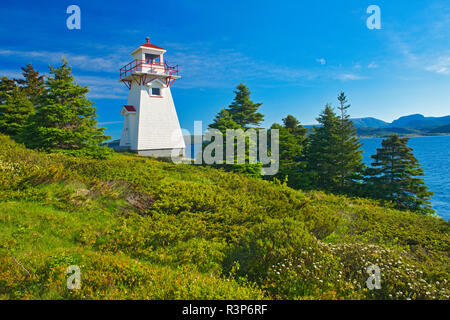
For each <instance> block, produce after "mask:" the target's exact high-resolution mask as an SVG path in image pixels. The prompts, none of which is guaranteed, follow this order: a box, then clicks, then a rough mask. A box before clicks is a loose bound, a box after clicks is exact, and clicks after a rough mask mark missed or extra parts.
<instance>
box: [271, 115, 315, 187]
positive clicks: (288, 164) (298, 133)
mask: <svg viewBox="0 0 450 320" xmlns="http://www.w3.org/2000/svg"><path fill="white" fill-rule="evenodd" d="M271 129H278V131H279V137H280V140H279V141H280V168H279V171H278V174H277V175H276V178H278V179H280V180H286V179H287V183H288V185H289V186H290V187H293V188H297V187H298V186H299V182H298V179H299V174H300V169H301V168H302V167H303V162H302V159H301V158H302V155H303V149H304V147H305V144H306V133H307V131H308V130H307V129H306V128H305V127H303V126H302V125H301V124H300V123H299V121H298V120H297V119H296V118H295V117H294V116H292V115H288V116H287V117H286V118H284V119H283V125H280V124H278V123H274V124H273V125H272V126H271Z"/></svg>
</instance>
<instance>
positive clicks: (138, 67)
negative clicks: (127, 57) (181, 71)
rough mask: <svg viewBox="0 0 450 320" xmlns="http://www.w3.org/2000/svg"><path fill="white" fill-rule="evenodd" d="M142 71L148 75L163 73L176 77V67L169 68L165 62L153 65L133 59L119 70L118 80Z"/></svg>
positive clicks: (153, 63) (149, 62)
mask: <svg viewBox="0 0 450 320" xmlns="http://www.w3.org/2000/svg"><path fill="white" fill-rule="evenodd" d="M144 70H145V72H148V73H156V74H158V73H159V74H161V73H164V74H166V75H169V76H178V65H176V66H169V65H168V64H167V63H166V62H164V63H155V62H153V61H151V60H139V59H135V60H133V61H131V62H130V63H128V64H127V65H125V66H123V67H122V68H120V79H123V78H125V77H127V76H129V75H131V74H133V73H134V72H143V71H144Z"/></svg>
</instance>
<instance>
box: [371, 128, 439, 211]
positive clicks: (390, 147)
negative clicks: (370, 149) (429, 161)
mask: <svg viewBox="0 0 450 320" xmlns="http://www.w3.org/2000/svg"><path fill="white" fill-rule="evenodd" d="M407 143H408V138H400V137H399V136H398V135H396V134H393V135H391V136H390V137H389V138H386V139H384V140H383V141H382V143H381V148H379V149H377V153H376V154H375V155H372V159H374V160H375V161H374V162H373V163H372V167H371V168H368V169H367V170H366V175H367V176H366V179H365V180H366V182H367V190H368V195H369V196H371V197H373V198H376V199H381V200H383V201H388V202H393V203H394V204H395V206H396V207H397V208H399V209H408V210H412V211H418V212H421V213H432V212H434V210H432V209H431V203H430V196H431V195H433V193H432V192H430V191H428V188H427V187H426V185H425V183H424V181H423V179H421V178H419V177H421V176H423V175H424V172H423V169H421V168H420V164H419V162H418V160H417V159H416V158H415V157H414V155H413V153H412V149H411V148H410V147H408V146H407Z"/></svg>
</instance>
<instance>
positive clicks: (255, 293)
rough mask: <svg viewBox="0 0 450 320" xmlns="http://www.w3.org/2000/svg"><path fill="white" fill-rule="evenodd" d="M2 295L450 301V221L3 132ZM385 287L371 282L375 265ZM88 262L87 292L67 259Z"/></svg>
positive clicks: (0, 209) (0, 168)
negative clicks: (59, 147) (15, 138)
mask: <svg viewBox="0 0 450 320" xmlns="http://www.w3.org/2000/svg"><path fill="white" fill-rule="evenodd" d="M0 173H1V174H0V298H3V299H71V298H76V299H78V298H80V299H125V298H132V299H260V298H269V299H350V298H352V299H406V298H412V299H426V298H428V299H433V298H437V299H448V298H449V294H450V291H449V286H448V283H447V280H446V279H448V278H449V252H450V250H449V249H450V248H449V229H450V228H449V224H448V223H447V222H446V221H444V220H442V219H440V218H436V217H431V216H420V215H417V214H413V213H409V212H401V211H397V210H394V209H390V208H386V207H380V206H378V205H377V203H375V202H373V201H368V200H363V199H348V198H345V197H338V196H334V195H326V194H323V193H320V192H311V193H304V192H301V191H295V190H292V189H290V188H288V187H287V186H285V185H282V184H276V183H271V182H267V181H261V180H257V179H250V178H246V177H243V176H239V175H236V174H232V173H226V172H223V171H221V170H215V169H211V168H203V167H198V166H193V165H191V166H190V165H174V164H171V163H167V162H162V161H157V160H155V159H149V158H143V157H138V156H135V155H129V154H116V155H114V157H113V158H112V159H109V160H92V159H87V158H81V157H78V158H74V157H69V156H64V155H60V154H51V155H47V154H42V153H38V152H35V151H32V150H28V149H25V148H23V147H22V146H20V145H17V144H15V143H14V142H12V141H11V140H9V139H8V138H7V137H5V136H0ZM372 264H377V265H378V266H379V267H380V268H381V285H382V287H381V289H380V290H368V289H367V288H366V279H367V278H368V276H369V275H368V274H367V273H366V267H367V266H369V265H372ZM69 265H78V266H80V268H81V281H82V283H81V289H80V290H73V291H70V290H68V289H67V288H66V279H67V277H68V276H67V275H66V268H67V267H68V266H69Z"/></svg>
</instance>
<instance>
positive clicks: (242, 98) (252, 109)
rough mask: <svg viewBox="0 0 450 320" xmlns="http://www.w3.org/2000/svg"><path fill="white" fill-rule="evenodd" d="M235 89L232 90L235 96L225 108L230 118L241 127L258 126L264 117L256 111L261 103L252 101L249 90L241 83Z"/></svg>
mask: <svg viewBox="0 0 450 320" xmlns="http://www.w3.org/2000/svg"><path fill="white" fill-rule="evenodd" d="M236 89H237V90H236V91H235V92H234V93H235V94H236V96H235V98H234V100H233V102H232V103H231V105H229V106H228V108H227V111H228V112H229V113H230V115H231V118H232V119H233V121H234V122H236V123H237V124H238V125H239V126H240V127H241V128H242V129H247V128H248V127H249V126H258V125H259V124H260V123H261V121H263V119H264V115H262V114H261V113H259V112H257V111H258V108H259V107H260V106H261V105H262V103H254V102H253V101H251V100H250V90H249V89H248V88H247V86H246V85H244V84H243V83H241V84H239V85H238V86H237V87H236Z"/></svg>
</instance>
